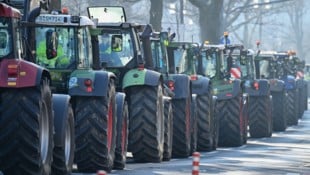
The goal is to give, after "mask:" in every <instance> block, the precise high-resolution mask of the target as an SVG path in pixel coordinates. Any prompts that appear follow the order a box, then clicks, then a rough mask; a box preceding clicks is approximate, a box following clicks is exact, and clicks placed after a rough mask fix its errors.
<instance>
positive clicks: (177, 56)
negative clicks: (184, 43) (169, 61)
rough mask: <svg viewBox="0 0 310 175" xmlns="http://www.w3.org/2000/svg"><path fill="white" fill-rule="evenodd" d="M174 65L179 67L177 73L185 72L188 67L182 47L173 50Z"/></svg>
mask: <svg viewBox="0 0 310 175" xmlns="http://www.w3.org/2000/svg"><path fill="white" fill-rule="evenodd" d="M173 58H174V62H175V67H176V68H178V69H179V73H184V72H186V70H187V68H188V60H187V52H186V50H184V49H181V48H178V49H176V50H174V51H173Z"/></svg>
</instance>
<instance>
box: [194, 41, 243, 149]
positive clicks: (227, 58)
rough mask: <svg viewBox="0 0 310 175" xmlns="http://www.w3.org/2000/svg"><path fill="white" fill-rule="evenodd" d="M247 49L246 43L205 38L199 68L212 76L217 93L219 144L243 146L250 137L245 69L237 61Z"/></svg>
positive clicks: (203, 73) (201, 71) (214, 92)
mask: <svg viewBox="0 0 310 175" xmlns="http://www.w3.org/2000/svg"><path fill="white" fill-rule="evenodd" d="M237 51H238V54H236V52H237ZM233 53H234V55H233ZM243 53H244V52H243V47H242V45H232V44H225V45H223V44H219V45H211V44H209V43H208V42H205V43H203V44H202V45H201V46H200V54H201V60H200V61H199V64H198V65H199V66H198V72H199V74H202V75H204V76H206V77H209V78H210V81H211V83H212V86H213V89H212V94H213V95H215V96H216V97H217V105H216V116H217V117H218V122H219V123H218V125H219V126H218V127H219V131H218V134H219V136H218V145H219V146H232V147H234V146H241V145H243V144H245V143H246V141H247V121H248V118H247V117H248V96H247V95H246V94H245V93H243V91H242V83H241V79H240V78H241V72H240V69H239V68H238V67H236V65H235V64H234V63H235V60H236V59H237V60H239V59H241V58H242V57H243V55H242V54H243Z"/></svg>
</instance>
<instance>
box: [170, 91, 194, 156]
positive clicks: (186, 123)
mask: <svg viewBox="0 0 310 175" xmlns="http://www.w3.org/2000/svg"><path fill="white" fill-rule="evenodd" d="M172 109H173V110H172V111H173V143H172V157H176V158H187V157H188V156H189V155H190V145H191V131H190V128H191V124H190V114H191V113H190V111H191V101H190V97H189V98H185V99H173V100H172Z"/></svg>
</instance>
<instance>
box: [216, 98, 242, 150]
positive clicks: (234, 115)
mask: <svg viewBox="0 0 310 175" xmlns="http://www.w3.org/2000/svg"><path fill="white" fill-rule="evenodd" d="M217 108H218V109H217V110H218V111H219V115H218V116H219V142H218V145H219V146H224V147H237V146H241V145H243V134H244V129H245V128H244V126H243V123H244V122H245V121H244V119H243V116H242V114H241V111H242V106H241V97H240V96H237V97H235V98H232V99H228V100H219V101H218V105H217ZM240 123H241V124H240Z"/></svg>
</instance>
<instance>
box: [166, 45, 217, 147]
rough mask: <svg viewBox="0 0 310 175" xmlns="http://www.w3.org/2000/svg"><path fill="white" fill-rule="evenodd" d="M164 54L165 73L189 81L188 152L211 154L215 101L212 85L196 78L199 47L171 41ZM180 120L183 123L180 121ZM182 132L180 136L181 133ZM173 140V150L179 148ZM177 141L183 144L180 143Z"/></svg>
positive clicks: (215, 127)
mask: <svg viewBox="0 0 310 175" xmlns="http://www.w3.org/2000/svg"><path fill="white" fill-rule="evenodd" d="M167 50H168V58H169V67H170V68H169V71H171V73H174V74H175V75H177V76H178V75H183V76H184V75H187V76H188V77H190V89H189V92H190V93H191V94H192V99H191V101H192V102H191V103H192V104H191V113H190V114H191V120H190V126H191V150H192V151H195V150H196V149H197V150H198V151H212V150H215V149H216V148H217V136H218V132H217V126H218V125H217V119H216V117H215V113H214V109H215V103H216V98H215V97H213V95H212V84H211V81H210V79H209V78H208V77H205V76H202V75H201V74H199V72H198V69H197V65H198V64H197V62H198V60H199V45H198V44H197V43H192V42H176V41H171V42H169V45H168V47H167ZM183 88H184V86H183ZM183 108H184V107H183ZM173 109H174V110H176V111H177V110H181V109H182V107H181V106H179V107H178V106H176V107H175V108H173ZM177 116H178V115H177V113H175V115H174V118H175V119H176V118H177ZM179 120H180V119H179ZM182 120H184V119H181V120H180V121H182ZM174 121H176V120H174ZM176 122H177V121H176ZM175 127H176V128H178V129H180V128H179V127H180V125H175ZM182 132H184V129H183V131H182ZM174 134H176V133H174ZM174 138H176V137H174ZM176 139H177V138H176ZM176 139H174V140H173V142H174V143H173V145H175V147H176V148H177V147H179V146H180V145H181V144H180V143H179V142H180V141H179V142H176V143H175V140H176ZM181 141H182V142H184V140H181ZM175 147H173V151H175ZM179 149H180V148H179Z"/></svg>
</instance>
